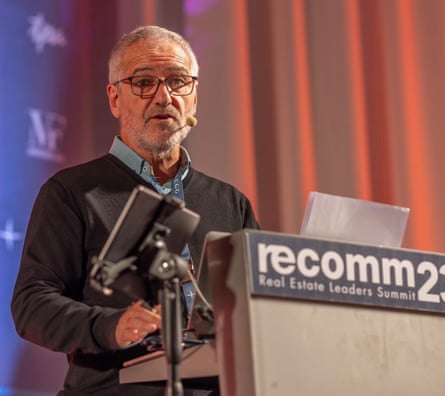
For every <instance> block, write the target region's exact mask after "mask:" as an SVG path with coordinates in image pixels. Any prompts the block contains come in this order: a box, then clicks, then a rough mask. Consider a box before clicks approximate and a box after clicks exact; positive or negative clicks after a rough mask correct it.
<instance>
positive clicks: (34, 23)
mask: <svg viewBox="0 0 445 396" xmlns="http://www.w3.org/2000/svg"><path fill="white" fill-rule="evenodd" d="M28 21H29V23H30V25H31V26H30V27H29V29H28V34H29V36H30V37H31V41H32V42H33V43H34V45H35V47H36V51H37V52H38V53H41V52H43V50H44V49H45V45H47V44H48V45H53V46H57V45H58V46H59V47H65V46H66V44H67V40H66V37H65V34H64V33H63V31H62V30H61V29H57V28H55V27H53V26H51V25H49V24H48V23H47V22H46V21H45V18H44V16H43V15H42V14H37V15H35V16H31V17H29V18H28Z"/></svg>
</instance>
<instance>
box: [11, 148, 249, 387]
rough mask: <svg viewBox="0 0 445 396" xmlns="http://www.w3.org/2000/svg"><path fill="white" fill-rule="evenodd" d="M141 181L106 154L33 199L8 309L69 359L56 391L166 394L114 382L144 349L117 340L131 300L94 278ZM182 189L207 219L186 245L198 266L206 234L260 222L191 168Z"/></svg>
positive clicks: (235, 194)
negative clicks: (97, 285) (95, 265)
mask: <svg viewBox="0 0 445 396" xmlns="http://www.w3.org/2000/svg"><path fill="white" fill-rule="evenodd" d="M137 185H145V186H148V187H149V185H148V184H147V183H146V182H145V181H144V180H143V179H142V178H140V177H139V176H138V175H137V174H135V173H134V172H133V171H132V170H131V169H129V168H128V167H127V166H125V165H124V164H123V163H122V162H121V161H119V160H118V159H116V158H115V157H114V156H112V155H110V154H107V155H105V156H103V157H101V158H98V159H96V160H93V161H90V162H88V163H85V164H82V165H78V166H75V167H72V168H68V169H65V170H62V171H60V172H59V173H57V174H56V175H54V176H53V177H52V178H50V179H49V180H48V181H47V182H46V183H45V184H44V185H43V186H42V188H41V190H40V192H39V195H38V197H37V199H36V202H35V204H34V208H33V211H32V214H31V218H30V222H29V225H28V230H27V236H26V240H25V244H24V250H23V255H22V260H21V264H20V269H19V274H18V277H17V282H16V285H15V290H14V294H13V298H12V303H11V310H12V315H13V319H14V322H15V325H16V328H17V332H18V334H19V335H20V336H21V337H23V338H24V339H26V340H28V341H30V342H33V343H36V344H38V345H41V346H43V347H45V348H48V349H51V350H54V351H59V352H64V353H66V354H67V355H68V359H69V370H68V373H67V376H66V379H65V385H64V387H65V389H64V391H62V392H61V393H60V395H89V394H94V395H102V394H103V395H108V396H110V395H114V394H116V395H158V394H159V395H163V391H164V388H165V387H164V385H163V384H159V385H158V386H156V385H152V384H151V385H147V384H139V385H118V380H119V379H118V372H119V368H120V367H121V365H122V362H124V361H125V360H128V359H130V358H132V357H134V356H135V354H139V353H142V351H140V350H138V348H132V349H127V350H120V349H119V348H118V346H117V345H116V343H115V340H114V328H115V326H116V324H117V321H118V319H119V317H120V315H121V314H122V312H123V311H124V310H125V308H126V307H127V306H128V304H129V303H131V301H130V299H129V298H128V297H127V296H125V295H120V294H119V293H115V294H113V295H111V296H104V295H103V294H101V293H99V292H98V291H96V290H95V289H93V288H92V287H91V286H90V284H89V281H88V276H89V273H90V270H91V261H92V258H93V257H94V256H96V255H97V254H98V253H99V251H100V250H101V248H102V246H103V245H104V243H105V241H106V239H107V237H108V234H109V232H110V231H111V229H112V227H113V226H114V224H115V222H116V220H117V218H118V216H119V214H120V212H121V210H122V208H123V206H124V204H125V202H126V201H127V199H128V197H129V195H130V193H131V191H132V190H133V189H134V187H136V186H137ZM184 195H185V202H186V206H187V207H188V208H189V209H190V210H192V211H194V212H196V213H198V214H199V215H200V216H201V220H200V223H199V225H198V227H197V229H196V231H195V233H194V234H193V236H192V238H191V239H190V240H189V243H188V245H189V248H190V253H191V256H192V259H193V261H194V263H198V262H199V258H200V254H201V249H202V245H203V241H204V237H205V235H206V234H207V232H208V231H225V232H234V231H237V230H239V229H242V228H258V224H257V221H256V219H255V216H254V213H253V210H252V208H251V206H250V203H249V201H248V199H247V198H246V197H245V196H244V195H243V194H242V193H240V192H239V191H238V190H237V189H235V188H234V187H233V186H230V185H229V184H226V183H224V182H221V181H219V180H216V179H214V178H211V177H209V176H206V175H204V174H203V173H201V172H198V171H196V170H194V169H193V168H192V169H191V170H190V172H189V174H188V175H187V177H186V179H185V180H184ZM185 387H186V388H187V386H185ZM191 387H193V386H191ZM187 394H198V393H189V392H188V391H186V392H185V395H187Z"/></svg>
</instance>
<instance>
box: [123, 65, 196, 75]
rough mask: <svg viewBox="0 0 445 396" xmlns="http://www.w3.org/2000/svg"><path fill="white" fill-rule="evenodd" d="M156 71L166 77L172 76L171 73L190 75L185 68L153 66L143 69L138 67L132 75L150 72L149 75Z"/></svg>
mask: <svg viewBox="0 0 445 396" xmlns="http://www.w3.org/2000/svg"><path fill="white" fill-rule="evenodd" d="M156 71H161V73H158V74H161V75H165V74H171V73H182V74H185V73H188V70H187V69H186V68H185V67H183V66H173V65H172V66H167V67H162V68H159V67H152V66H143V67H137V68H135V69H134V70H133V74H132V75H136V74H138V73H143V72H149V73H155V72H156Z"/></svg>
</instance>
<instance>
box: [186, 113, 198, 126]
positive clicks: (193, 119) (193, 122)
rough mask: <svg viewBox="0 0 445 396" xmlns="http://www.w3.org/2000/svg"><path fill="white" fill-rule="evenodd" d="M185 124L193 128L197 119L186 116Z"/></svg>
mask: <svg viewBox="0 0 445 396" xmlns="http://www.w3.org/2000/svg"><path fill="white" fill-rule="evenodd" d="M186 123H187V125H188V126H189V127H194V126H196V125H197V124H198V119H197V118H196V117H193V116H188V117H187V120H186Z"/></svg>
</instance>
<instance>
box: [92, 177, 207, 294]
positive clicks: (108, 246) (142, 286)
mask: <svg viewBox="0 0 445 396" xmlns="http://www.w3.org/2000/svg"><path fill="white" fill-rule="evenodd" d="M199 220H200V217H199V215H198V214H196V213H194V212H192V211H191V210H189V209H187V208H185V206H184V202H182V201H180V200H178V199H176V198H174V197H172V196H161V195H159V194H157V193H156V192H154V191H152V190H150V189H149V188H147V187H144V186H142V185H140V186H137V187H136V188H135V189H134V190H133V191H132V192H131V194H130V196H129V198H128V200H127V202H126V204H125V206H124V208H123V210H122V212H121V214H120V215H119V217H118V219H117V221H116V223H115V225H114V227H113V229H112V231H111V233H110V235H109V237H108V239H107V241H106V242H105V244H104V246H103V248H102V250H101V251H100V253H99V255H98V257H97V258H95V260H94V265H93V269H92V271H91V274H90V281H91V283H92V285H93V286H94V287H96V288H98V289H100V290H101V291H102V292H104V294H110V293H112V292H113V290H119V291H121V292H124V293H125V294H127V295H129V296H130V297H131V298H133V299H144V300H150V299H152V298H154V296H153V293H152V291H150V288H149V287H148V283H147V278H148V273H149V266H150V264H151V262H150V261H151V259H152V258H153V257H152V256H153V255H154V254H155V253H156V252H155V250H156V249H157V248H158V247H159V245H156V246H157V247H153V249H150V246H151V245H150V244H151V243H152V242H153V240H152V239H158V240H162V241H163V242H164V243H165V249H166V250H167V251H168V252H171V253H172V254H176V255H178V256H179V255H180V254H181V252H182V250H183V249H184V246H185V245H186V243H187V241H188V240H189V239H190V237H191V236H192V234H193V232H194V231H195V229H196V227H197V225H198V223H199ZM147 247H148V248H147ZM144 248H145V249H144Z"/></svg>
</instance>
